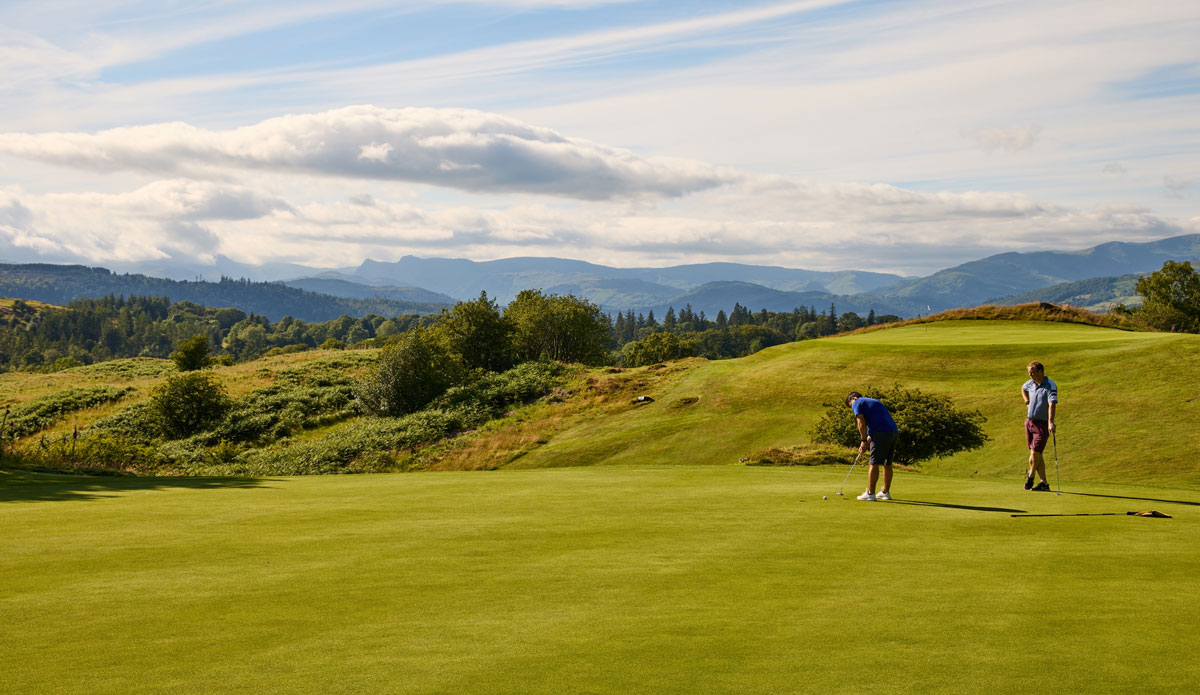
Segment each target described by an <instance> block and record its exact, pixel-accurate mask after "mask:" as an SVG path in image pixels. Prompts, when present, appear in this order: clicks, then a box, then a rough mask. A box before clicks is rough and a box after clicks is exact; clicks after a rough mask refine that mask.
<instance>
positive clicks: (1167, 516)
mask: <svg viewBox="0 0 1200 695" xmlns="http://www.w3.org/2000/svg"><path fill="white" fill-rule="evenodd" d="M1009 516H1015V517H1026V516H1152V517H1154V518H1156V519H1170V518H1171V515H1170V514H1163V513H1162V512H1159V511H1155V510H1153V509H1151V510H1149V511H1145V512H1090V513H1088V514H1009Z"/></svg>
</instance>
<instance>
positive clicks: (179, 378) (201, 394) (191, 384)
mask: <svg viewBox="0 0 1200 695" xmlns="http://www.w3.org/2000/svg"><path fill="white" fill-rule="evenodd" d="M230 405H231V402H230V400H229V397H228V396H227V395H225V389H224V388H222V386H221V384H220V383H218V382H217V381H216V380H215V379H213V378H212V376H210V375H209V374H206V373H203V372H184V373H183V374H179V375H176V376H173V377H169V378H168V379H167V381H166V383H164V384H162V385H161V386H159V387H158V388H156V389H154V392H153V393H152V394H151V396H150V410H151V411H152V412H153V413H154V414H155V416H157V419H158V422H159V425H160V427H161V428H162V432H163V434H165V435H166V436H168V437H170V438H172V439H179V438H181V437H186V436H188V435H192V434H195V433H197V432H200V431H202V430H204V429H207V428H208V427H211V426H212V425H214V424H216V423H218V422H220V421H221V418H223V417H225V413H226V412H227V411H228V410H229V406H230Z"/></svg>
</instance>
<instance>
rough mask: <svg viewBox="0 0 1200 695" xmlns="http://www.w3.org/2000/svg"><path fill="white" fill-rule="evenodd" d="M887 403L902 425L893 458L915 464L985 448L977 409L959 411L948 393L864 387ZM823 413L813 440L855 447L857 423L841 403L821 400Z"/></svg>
mask: <svg viewBox="0 0 1200 695" xmlns="http://www.w3.org/2000/svg"><path fill="white" fill-rule="evenodd" d="M863 394H864V395H865V396H867V397H868V398H874V399H876V400H879V401H881V402H882V403H883V404H884V405H886V406H887V409H888V411H889V412H890V413H891V414H892V419H894V420H895V421H896V426H897V427H898V428H899V429H900V439H899V441H898V443H897V444H896V455H895V462H896V463H902V464H910V465H912V464H917V463H920V462H921V461H925V460H927V459H931V458H936V457H941V456H949V455H951V454H954V453H957V452H959V451H969V450H971V449H977V448H979V447H981V446H983V443H984V442H986V441H987V440H988V436H987V435H986V434H984V432H983V427H982V425H983V423H984V422H986V418H984V416H983V414H982V413H980V412H979V411H978V410H974V411H965V410H958V409H957V408H955V407H954V404H953V403H952V402H951V400H950V399H949V398H947V397H946V396H939V395H936V394H927V393H921V391H920V390H918V389H913V390H911V391H909V390H907V389H904V388H902V387H901V386H900V385H899V384H896V385H895V386H892V388H890V389H878V388H873V387H870V386H868V387H867V389H866V390H865V391H864V392H863ZM822 405H824V406H825V408H826V410H825V415H824V416H822V417H821V419H820V420H819V421H818V422H817V424H816V425H814V426H813V428H812V430H811V435H812V440H813V442H817V443H824V444H837V445H840V446H846V447H855V448H857V446H858V441H859V436H858V427H857V425H856V424H855V419H854V415H853V414H852V413H851V412H850V409H849V408H847V407H846V403H845V402H844V401H838V402H836V403H822Z"/></svg>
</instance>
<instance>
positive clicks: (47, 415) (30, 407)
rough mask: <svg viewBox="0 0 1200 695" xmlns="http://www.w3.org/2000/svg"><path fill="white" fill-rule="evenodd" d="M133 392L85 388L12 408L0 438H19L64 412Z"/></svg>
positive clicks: (43, 427)
mask: <svg viewBox="0 0 1200 695" xmlns="http://www.w3.org/2000/svg"><path fill="white" fill-rule="evenodd" d="M133 390H134V389H132V388H128V387H127V388H112V387H107V386H85V387H80V388H73V389H66V390H64V391H59V392H57V393H52V394H50V395H49V396H43V397H41V398H38V399H37V400H34V401H30V402H29V403H25V404H22V405H18V406H14V407H12V408H11V409H10V412H9V414H8V417H7V418H6V419H5V421H4V428H3V431H2V432H0V437H4V438H8V439H19V438H21V437H24V436H27V435H30V434H33V433H34V432H37V431H39V430H43V429H45V428H47V427H49V426H50V425H52V424H54V423H55V422H57V421H58V420H59V419H60V418H62V416H64V415H67V414H68V413H73V412H75V411H77V410H83V409H84V408H94V407H96V406H98V405H104V404H105V403H112V402H113V401H118V400H120V399H122V398H124V397H125V395H126V394H128V393H130V392H131V391H133Z"/></svg>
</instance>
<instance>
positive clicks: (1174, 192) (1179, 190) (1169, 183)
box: [1163, 176, 1196, 199]
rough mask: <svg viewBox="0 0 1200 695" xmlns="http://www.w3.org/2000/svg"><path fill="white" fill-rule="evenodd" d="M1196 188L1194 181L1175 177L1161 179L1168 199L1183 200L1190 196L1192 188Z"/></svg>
mask: <svg viewBox="0 0 1200 695" xmlns="http://www.w3.org/2000/svg"><path fill="white" fill-rule="evenodd" d="M1195 186H1196V182H1195V181H1190V180H1188V179H1181V178H1178V177H1175V176H1164V177H1163V188H1165V189H1166V191H1167V196H1168V197H1170V198H1178V199H1183V198H1185V197H1187V196H1188V195H1190V194H1191V190H1192V188H1194V187H1195Z"/></svg>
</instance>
